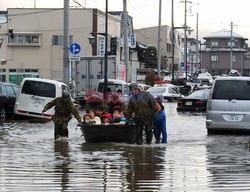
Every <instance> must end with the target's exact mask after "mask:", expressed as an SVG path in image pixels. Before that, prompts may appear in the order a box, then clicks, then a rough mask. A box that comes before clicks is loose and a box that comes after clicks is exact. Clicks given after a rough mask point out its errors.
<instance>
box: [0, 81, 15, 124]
mask: <svg viewBox="0 0 250 192" xmlns="http://www.w3.org/2000/svg"><path fill="white" fill-rule="evenodd" d="M18 91H19V86H18V85H16V84H12V83H4V82H0V118H1V119H4V118H6V116H10V115H13V114H14V106H15V101H16V95H17V93H18Z"/></svg>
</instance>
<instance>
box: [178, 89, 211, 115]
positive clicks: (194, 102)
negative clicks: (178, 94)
mask: <svg viewBox="0 0 250 192" xmlns="http://www.w3.org/2000/svg"><path fill="white" fill-rule="evenodd" d="M209 92H210V89H201V90H197V91H194V92H193V93H191V94H190V95H189V96H187V97H184V98H181V99H179V100H178V101H177V111H203V112H205V111H206V106H207V100H208V96H209Z"/></svg>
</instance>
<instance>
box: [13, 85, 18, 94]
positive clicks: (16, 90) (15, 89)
mask: <svg viewBox="0 0 250 192" xmlns="http://www.w3.org/2000/svg"><path fill="white" fill-rule="evenodd" d="M12 87H13V89H14V92H15V95H17V94H18V92H19V87H18V86H15V85H12Z"/></svg>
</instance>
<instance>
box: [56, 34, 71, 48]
mask: <svg viewBox="0 0 250 192" xmlns="http://www.w3.org/2000/svg"><path fill="white" fill-rule="evenodd" d="M72 43H73V36H72V35H70V36H69V44H72ZM56 45H57V46H63V35H52V46H56Z"/></svg>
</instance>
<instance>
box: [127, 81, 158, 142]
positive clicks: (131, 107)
mask: <svg viewBox="0 0 250 192" xmlns="http://www.w3.org/2000/svg"><path fill="white" fill-rule="evenodd" d="M129 90H130V91H131V93H132V95H131V97H130V98H129V103H128V117H129V118H132V119H134V122H135V124H136V143H137V144H138V145H141V144H142V132H143V126H145V133H146V142H147V144H150V143H151V141H152V137H153V132H152V130H153V122H154V118H155V115H156V113H157V104H156V101H155V100H154V98H153V96H152V95H151V94H150V93H149V92H148V91H141V90H140V88H139V86H138V85H137V84H136V83H131V84H130V85H129Z"/></svg>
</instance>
